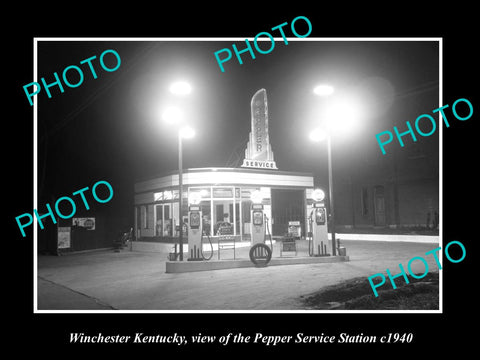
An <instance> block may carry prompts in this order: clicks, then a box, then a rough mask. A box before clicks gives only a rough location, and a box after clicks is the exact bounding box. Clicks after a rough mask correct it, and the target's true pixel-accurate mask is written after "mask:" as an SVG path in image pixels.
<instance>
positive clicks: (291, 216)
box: [272, 189, 305, 236]
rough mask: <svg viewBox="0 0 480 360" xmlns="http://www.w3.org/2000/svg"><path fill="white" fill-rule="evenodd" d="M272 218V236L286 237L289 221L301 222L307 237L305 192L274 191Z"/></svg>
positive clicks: (303, 232)
mask: <svg viewBox="0 0 480 360" xmlns="http://www.w3.org/2000/svg"><path fill="white" fill-rule="evenodd" d="M272 218H273V221H272V235H275V236H284V235H286V234H287V232H288V222H289V221H300V224H301V227H302V236H305V205H304V191H303V190H285V189H272Z"/></svg>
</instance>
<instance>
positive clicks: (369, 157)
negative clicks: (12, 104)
mask: <svg viewBox="0 0 480 360" xmlns="http://www.w3.org/2000/svg"><path fill="white" fill-rule="evenodd" d="M404 140H405V146H404V147H400V145H399V144H398V143H396V144H394V143H392V146H390V147H389V148H388V152H387V155H382V153H381V152H380V150H379V148H378V146H377V147H372V148H369V149H368V151H367V152H366V153H363V152H360V153H355V152H352V154H351V156H350V157H349V158H348V159H346V160H345V161H344V166H340V167H338V169H334V194H335V195H334V196H335V219H336V224H337V231H340V232H341V231H342V230H348V229H374V228H377V229H382V228H390V229H398V228H400V229H406V230H421V229H430V230H435V229H438V218H439V179H440V178H439V148H438V137H432V138H431V139H430V138H419V139H417V142H413V141H411V140H408V139H404ZM406 140H408V141H406ZM372 143H373V142H372Z"/></svg>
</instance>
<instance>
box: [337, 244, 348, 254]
mask: <svg viewBox="0 0 480 360" xmlns="http://www.w3.org/2000/svg"><path fill="white" fill-rule="evenodd" d="M338 256H347V248H346V247H345V246H339V247H338Z"/></svg>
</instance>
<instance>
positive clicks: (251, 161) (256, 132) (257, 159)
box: [242, 89, 277, 169]
mask: <svg viewBox="0 0 480 360" xmlns="http://www.w3.org/2000/svg"><path fill="white" fill-rule="evenodd" d="M250 107H251V110H252V131H251V132H250V135H249V139H248V144H247V148H246V149H245V159H244V160H243V164H242V167H249V168H260V169H277V165H276V164H275V160H273V151H272V146H271V145H270V138H269V136H268V104H267V91H266V90H265V89H260V90H258V91H257V92H256V93H255V95H253V97H252V101H251V103H250Z"/></svg>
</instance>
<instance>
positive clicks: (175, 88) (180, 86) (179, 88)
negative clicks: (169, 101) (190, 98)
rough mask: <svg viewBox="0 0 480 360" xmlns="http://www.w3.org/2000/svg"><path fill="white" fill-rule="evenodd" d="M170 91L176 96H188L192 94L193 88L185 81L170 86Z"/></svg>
mask: <svg viewBox="0 0 480 360" xmlns="http://www.w3.org/2000/svg"><path fill="white" fill-rule="evenodd" d="M169 90H170V92H171V93H172V94H175V95H188V94H190V93H191V92H192V87H191V86H190V84H189V83H187V82H185V81H177V82H174V83H173V84H172V85H170V89H169Z"/></svg>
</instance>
